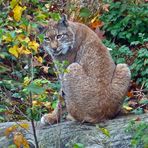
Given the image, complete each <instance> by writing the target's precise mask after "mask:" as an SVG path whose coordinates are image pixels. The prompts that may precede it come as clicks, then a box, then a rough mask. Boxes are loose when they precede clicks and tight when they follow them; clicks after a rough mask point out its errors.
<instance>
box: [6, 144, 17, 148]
mask: <svg viewBox="0 0 148 148" xmlns="http://www.w3.org/2000/svg"><path fill="white" fill-rule="evenodd" d="M8 148H17V146H16V145H14V144H12V145H9V146H8Z"/></svg>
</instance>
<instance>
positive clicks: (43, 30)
mask: <svg viewBox="0 0 148 148" xmlns="http://www.w3.org/2000/svg"><path fill="white" fill-rule="evenodd" d="M46 30H47V25H43V24H40V25H39V26H38V27H37V31H38V33H39V34H41V33H45V31H46Z"/></svg>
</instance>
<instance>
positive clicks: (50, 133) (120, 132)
mask: <svg viewBox="0 0 148 148" xmlns="http://www.w3.org/2000/svg"><path fill="white" fill-rule="evenodd" d="M137 117H140V118H141V120H144V121H146V122H148V114H143V115H138V116H136V115H129V116H123V117H118V118H116V119H113V120H109V121H106V122H104V123H100V124H99V126H101V127H104V128H106V129H108V130H109V131H110V134H111V137H110V138H106V140H104V139H105V135H104V134H102V133H101V131H100V130H99V129H98V128H97V127H96V125H92V124H89V123H85V124H81V123H78V122H72V121H68V122H63V123H59V124H55V125H51V126H43V125H41V124H40V123H37V127H36V128H37V130H36V131H37V136H38V141H39V145H40V148H72V147H73V145H74V144H75V143H82V144H84V146H85V148H108V147H111V148H130V147H131V146H130V139H131V135H129V134H127V133H125V128H126V126H127V124H128V123H129V121H130V120H131V119H135V118H137ZM14 124H15V123H13V122H11V123H10V122H8V123H1V124H0V148H6V147H8V145H10V144H11V143H12V139H11V138H6V137H5V136H4V131H5V129H6V128H8V127H10V126H11V125H14ZM30 131H31V129H30ZM23 132H24V135H25V136H26V138H27V139H29V141H30V143H34V142H33V136H32V135H31V134H29V133H27V131H23ZM31 147H32V148H33V146H31Z"/></svg>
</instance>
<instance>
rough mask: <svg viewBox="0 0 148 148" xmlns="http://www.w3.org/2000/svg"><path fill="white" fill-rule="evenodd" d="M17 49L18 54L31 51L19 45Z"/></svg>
mask: <svg viewBox="0 0 148 148" xmlns="http://www.w3.org/2000/svg"><path fill="white" fill-rule="evenodd" d="M19 50H20V52H19V53H20V54H31V51H30V50H29V49H27V48H26V47H24V46H21V47H20V48H19Z"/></svg>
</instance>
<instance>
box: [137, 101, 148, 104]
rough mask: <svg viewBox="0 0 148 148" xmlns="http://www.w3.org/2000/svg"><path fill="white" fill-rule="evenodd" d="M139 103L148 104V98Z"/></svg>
mask: <svg viewBox="0 0 148 148" xmlns="http://www.w3.org/2000/svg"><path fill="white" fill-rule="evenodd" d="M139 103H140V104H148V100H140V101H139Z"/></svg>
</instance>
